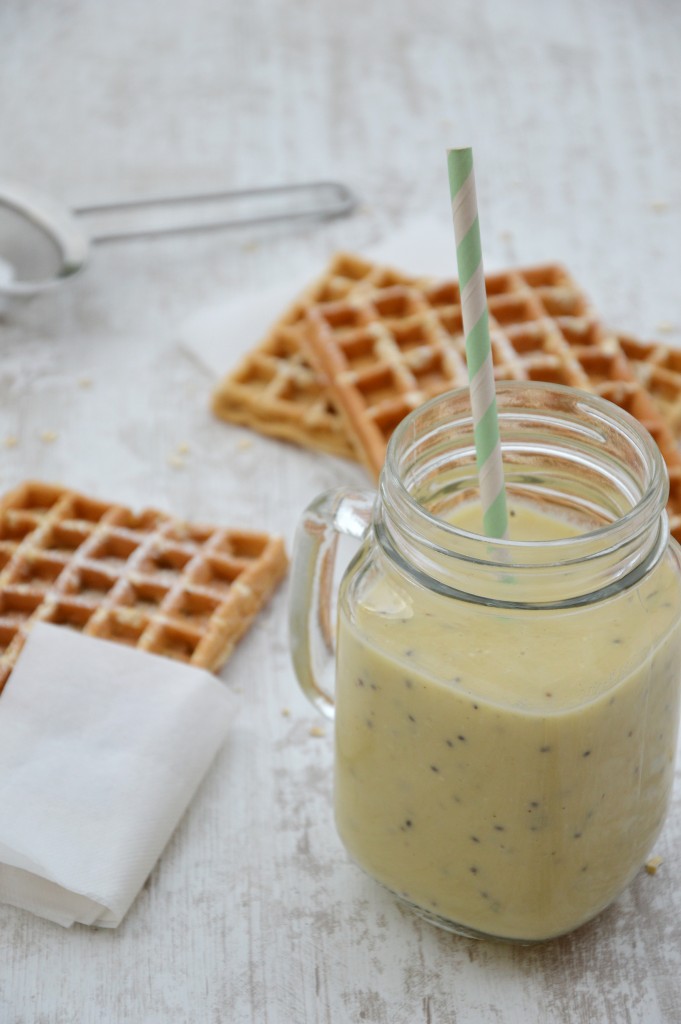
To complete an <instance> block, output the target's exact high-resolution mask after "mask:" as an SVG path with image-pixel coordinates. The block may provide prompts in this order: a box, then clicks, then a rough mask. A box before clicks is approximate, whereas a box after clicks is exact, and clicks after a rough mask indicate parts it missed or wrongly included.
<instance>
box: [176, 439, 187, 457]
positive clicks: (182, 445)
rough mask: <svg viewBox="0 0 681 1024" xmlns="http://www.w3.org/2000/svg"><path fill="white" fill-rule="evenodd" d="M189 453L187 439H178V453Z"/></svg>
mask: <svg viewBox="0 0 681 1024" xmlns="http://www.w3.org/2000/svg"><path fill="white" fill-rule="evenodd" d="M188 453H189V441H180V443H179V444H178V446H177V454H178V455H187V454H188Z"/></svg>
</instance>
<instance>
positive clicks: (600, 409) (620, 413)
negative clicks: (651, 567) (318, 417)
mask: <svg viewBox="0 0 681 1024" xmlns="http://www.w3.org/2000/svg"><path fill="white" fill-rule="evenodd" d="M521 394H526V395H529V396H530V397H531V396H533V395H536V396H539V395H540V394H543V395H547V394H550V395H552V396H555V400H557V401H558V402H559V403H560V402H561V401H562V402H563V403H564V404H565V406H566V408H573V409H574V410H575V412H577V411H578V412H579V413H581V417H580V418H579V423H580V427H583V425H584V423H586V422H589V423H592V425H593V426H594V427H596V426H597V424H598V423H599V422H606V423H608V424H609V425H610V426H611V427H613V426H614V427H615V428H616V429H617V431H618V432H619V434H620V435H621V436H622V437H624V438H625V439H626V442H627V443H628V444H629V445H631V447H632V449H635V450H637V451H638V452H639V453H640V455H641V457H642V462H644V463H645V465H646V466H647V468H648V479H647V482H646V483H647V485H646V486H645V488H644V489H643V490H642V493H641V495H640V497H639V498H638V499H637V500H636V502H635V503H634V504H632V507H631V508H630V509H628V510H627V511H626V512H625V513H624V514H623V515H621V516H618V517H617V518H615V519H613V520H612V521H611V522H607V523H604V524H602V525H599V526H597V527H596V528H594V529H592V530H586V531H584V532H581V533H577V534H575V535H574V536H570V537H567V538H565V537H563V538H558V539H547V540H544V539H542V540H541V541H535V540H517V539H516V540H514V539H506V538H504V539H500V540H499V539H494V538H489V537H486V536H484V535H481V534H478V533H471V532H469V531H467V530H464V529H462V528H461V527H458V526H456V525H454V524H452V523H449V522H447V521H446V520H445V519H442V518H440V517H439V516H437V515H435V514H433V513H432V512H430V511H429V510H428V509H427V508H426V507H425V506H424V505H423V504H422V503H421V502H420V501H418V499H417V498H415V497H414V495H413V494H412V493H411V492H410V490H409V488H408V487H407V485H406V484H405V482H404V480H403V479H402V476H401V474H400V471H399V465H398V463H399V459H400V455H401V453H402V451H403V450H404V449H405V448H406V447H407V438H408V434H409V432H410V431H412V430H413V427H414V424H415V423H416V422H418V421H419V419H421V420H425V419H426V418H428V417H429V416H431V417H432V413H433V411H434V410H438V408H439V407H442V408H445V407H449V408H450V409H451V408H452V407H453V406H454V405H458V406H460V408H461V413H462V415H461V417H460V420H461V421H462V422H463V421H465V419H466V418H467V419H468V421H469V422H472V421H471V411H470V393H469V389H468V388H467V387H464V388H459V389H457V390H454V391H448V392H444V393H443V394H440V395H436V396H435V397H434V398H431V399H430V400H429V401H427V402H424V403H423V404H421V405H419V406H418V407H417V408H415V409H414V410H413V411H412V412H411V413H409V415H408V416H406V417H405V418H404V419H403V420H402V421H401V422H400V423H399V424H398V426H397V427H396V429H395V431H394V432H393V434H392V436H391V438H390V440H389V442H388V448H387V453H386V459H385V464H384V468H383V472H382V473H381V480H380V490H381V494H382V499H383V502H382V503H383V505H384V507H385V504H386V498H388V499H390V498H392V503H393V504H397V505H398V506H399V507H400V508H402V509H403V510H404V511H405V512H406V513H407V514H409V515H412V516H415V517H416V520H417V521H421V522H423V523H427V524H428V526H429V527H430V528H431V529H435V530H437V531H438V533H439V534H441V536H442V537H443V538H444V537H447V536H450V537H451V538H452V539H454V538H458V539H459V540H464V541H465V543H466V546H467V550H469V551H470V552H471V553H473V552H474V555H473V558H472V560H473V561H475V562H477V563H478V564H482V563H487V564H491V563H492V562H495V563H496V564H499V565H508V564H509V556H510V563H511V564H519V565H522V554H523V552H527V551H529V550H536V549H537V547H541V549H542V550H543V551H545V552H546V555H547V561H546V562H544V563H543V564H544V565H545V566H547V565H550V564H555V565H557V566H558V565H565V564H566V562H570V561H571V560H572V559H571V558H569V557H567V558H566V557H565V556H563V557H561V555H560V554H559V553H560V552H566V553H567V552H570V551H572V552H577V551H578V550H579V548H580V547H583V546H584V545H585V544H589V543H592V544H593V543H599V544H600V546H601V550H603V549H604V548H607V547H608V546H609V539H611V541H612V543H615V535H616V534H618V533H619V534H620V535H622V533H629V532H630V531H633V532H638V531H640V530H642V529H643V528H644V526H645V525H646V524H650V522H651V521H652V520H653V518H659V516H660V515H661V514H662V513H663V511H664V507H665V504H666V501H667V497H668V493H669V480H668V475H667V469H666V465H665V462H664V459H663V457H662V454H661V452H660V450H659V448H658V446H657V444H656V443H655V441H654V439H653V437H652V436H651V435H650V433H649V432H648V431H647V430H646V429H645V427H644V426H643V425H642V424H641V423H639V421H638V420H636V419H635V418H634V417H633V416H632V415H630V414H629V413H628V412H626V411H625V410H623V409H621V408H620V407H619V406H617V405H615V404H614V403H613V402H610V401H608V400H607V399H605V398H603V397H601V396H600V395H596V394H592V393H590V392H587V391H582V390H580V389H578V388H572V387H567V386H566V385H563V384H555V383H551V382H540V381H500V382H497V385H496V395H497V407H498V411H499V420H500V425H501V426H502V437H501V447H502V451H503V447H504V438H503V420H504V415H505V414H506V413H507V412H508V411H509V410H511V409H513V410H518V409H520V408H524V409H525V411H526V412H528V413H529V414H530V415H536V416H539V415H540V414H541V412H542V408H550V407H542V406H541V405H540V404H539V403H537V404H536V405H535V404H531V403H526V404H525V405H524V406H522V405H520V404H517V403H516V404H510V403H512V402H513V401H514V399H515V398H516V397H517V396H520V395H521ZM507 401H508V402H509V404H508V406H507V405H506V402H507ZM585 413H586V414H587V416H586V417H585V416H584V414H585ZM575 421H576V422H577V417H575ZM452 422H454V421H452ZM493 548H494V549H498V550H500V549H504V554H503V556H500V555H497V557H494V556H493V553H492V549H493ZM443 553H444V552H443ZM513 553H515V554H516V556H517V557H518V558H520V559H521V561H520V562H516V561H515V559H514V557H513ZM464 557H465V556H464ZM581 558H582V556H580V555H579V554H575V555H574V560H575V561H580V560H581Z"/></svg>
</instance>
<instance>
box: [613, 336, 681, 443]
mask: <svg viewBox="0 0 681 1024" xmlns="http://www.w3.org/2000/svg"><path fill="white" fill-rule="evenodd" d="M618 337H619V342H620V345H621V347H622V351H623V352H624V354H625V355H626V357H627V359H628V360H629V362H630V364H631V366H632V367H633V370H634V373H635V374H636V377H637V378H638V380H639V381H640V383H641V384H643V386H644V388H645V389H646V391H647V392H648V393H649V394H650V396H651V397H652V399H653V401H654V402H655V404H656V405H657V407H658V408H659V409H660V410H661V412H662V415H663V416H664V418H665V420H666V421H667V423H668V424H669V426H670V427H671V429H672V431H673V433H674V436H675V438H676V441H677V444H678V443H680V442H681V349H674V348H669V347H668V346H667V345H662V344H660V342H656V341H653V342H646V341H639V340H638V339H637V338H632V337H630V336H629V335H622V334H620V335H618Z"/></svg>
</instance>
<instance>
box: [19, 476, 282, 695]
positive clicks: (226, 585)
mask: <svg viewBox="0 0 681 1024" xmlns="http://www.w3.org/2000/svg"><path fill="white" fill-rule="evenodd" d="M286 564H287V563H286V555H285V552H284V546H283V542H282V541H281V540H280V539H278V538H274V537H270V536H269V535H268V534H265V533H256V532H249V531H246V530H233V529H218V528H215V527H212V526H195V525H190V524H187V523H183V522H181V521H179V520H177V519H174V518H172V517H170V516H168V515H165V514H164V513H162V512H158V511H156V510H154V509H147V510H145V511H143V512H140V513H139V514H136V513H134V512H132V511H131V510H130V509H127V508H124V507H123V506H121V505H113V504H110V503H106V502H103V501H98V500H95V499H93V498H89V497H85V496H83V495H81V494H76V493H75V492H73V491H69V490H66V489H65V488H63V487H59V486H53V485H50V484H44V483H36V482H28V483H24V484H22V485H21V486H19V487H18V488H16V490H13V491H11V492H9V493H8V494H6V495H4V496H3V497H2V498H1V499H0V691H1V690H2V687H3V686H4V684H5V683H6V681H7V679H8V677H9V675H10V673H11V671H12V668H13V666H14V664H15V663H16V660H17V657H18V655H19V652H20V651H21V648H22V647H23V645H24V643H25V641H26V637H27V635H28V633H29V631H30V629H31V627H32V626H33V625H34V623H36V622H39V621H43V622H52V623H55V624H62V625H65V626H69V627H71V628H72V629H76V630H79V631H81V632H83V633H87V634H89V635H90V636H98V637H101V638H103V639H105V640H114V641H119V642H121V643H126V644H129V645H131V646H133V647H138V648H140V650H144V651H150V652H151V653H154V654H160V655H165V656H167V657H170V658H175V659H178V660H180V661H185V662H188V663H190V664H192V665H195V666H198V667H200V668H205V669H209V670H211V671H216V670H217V669H219V668H220V667H221V666H222V665H223V664H224V663H225V661H226V660H227V658H228V657H229V655H230V654H231V652H232V649H233V647H234V645H235V644H236V642H237V641H238V639H239V638H240V637H241V636H242V635H243V633H245V631H246V630H247V629H248V627H249V626H250V624H251V622H252V620H253V619H254V617H255V615H256V614H257V613H258V611H259V610H260V608H261V607H262V606H263V604H264V603H265V602H266V601H267V600H268V598H269V597H270V595H271V593H272V591H273V590H274V588H275V586H276V584H277V583H278V582H279V580H280V579H281V578H282V576H283V575H284V573H285V571H286Z"/></svg>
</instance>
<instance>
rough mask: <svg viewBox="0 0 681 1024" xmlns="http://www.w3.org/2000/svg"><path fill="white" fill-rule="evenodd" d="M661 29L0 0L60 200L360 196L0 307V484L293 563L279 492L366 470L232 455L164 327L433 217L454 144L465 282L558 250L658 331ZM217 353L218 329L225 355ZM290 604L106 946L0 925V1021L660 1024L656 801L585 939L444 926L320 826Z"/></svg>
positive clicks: (36, 143) (125, 257)
mask: <svg viewBox="0 0 681 1024" xmlns="http://www.w3.org/2000/svg"><path fill="white" fill-rule="evenodd" d="M680 42H681V9H680V8H679V6H678V5H676V4H673V3H671V2H664V0H649V2H648V3H646V4H642V3H635V2H634V0H624V2H622V0H601V2H599V3H598V4H596V3H592V2H590V0H564V2H563V3H562V4H548V3H543V2H542V0H525V2H518V3H513V4H510V3H504V2H503V0H485V2H473V0H451V2H449V3H445V2H439V0H421V2H420V3H419V4H418V6H417V5H416V4H413V3H410V2H409V0H393V2H392V3H388V2H387V0H385V2H381V0H346V2H345V3H343V4H339V3H336V2H334V0H317V2H316V3H313V2H312V0H295V2H293V0H289V2H284V0H250V2H249V3H248V4H241V3H238V2H237V0H193V2H192V3H191V4H183V3H180V2H179V0H148V2H147V3H145V4H138V3H136V2H135V0H118V2H117V3H116V4H109V5H104V4H100V3H97V2H96V0H68V2H66V0H63V2H59V3H53V4H46V3H42V4H39V3H30V2H27V3H26V2H20V0H5V3H3V4H2V5H0V132H1V134H0V170H1V171H2V174H3V175H5V176H7V177H15V178H18V179H20V180H25V181H27V182H33V183H34V184H35V185H36V186H40V187H42V188H43V189H44V190H46V191H49V192H51V193H53V194H54V195H55V196H57V197H59V198H61V199H63V200H64V201H66V202H67V203H69V204H71V205H78V204H79V203H86V202H92V201H96V200H99V199H107V198H110V197H117V196H132V195H139V194H143V193H148V194H153V193H159V192H169V191H190V190H196V189H200V188H215V187H219V186H222V185H226V186H229V185H233V186H237V185H250V184H265V183H270V182H276V181H279V180H292V181H293V180H302V179H306V178H313V177H337V178H339V179H341V180H344V181H347V182H348V184H350V185H351V186H352V187H354V188H355V189H356V190H357V191H358V192H359V193H360V195H361V196H362V199H363V207H362V210H361V212H360V213H359V214H358V215H357V216H355V217H354V218H353V219H352V220H349V221H341V222H336V223H330V224H327V225H324V226H317V227H314V228H306V229H301V230H296V231H284V230H273V229H260V230H252V231H247V232H246V231H241V232H238V233H234V234H232V235H224V234H221V235H206V236H202V237H195V238H189V239H176V240H166V241H163V242H155V243H139V244H130V245H119V246H110V247H107V248H105V247H101V248H97V249H96V250H95V251H94V252H93V255H92V260H91V263H90V266H89V267H88V270H87V272H86V273H85V274H84V275H83V276H82V277H81V278H80V279H78V280H75V281H73V282H71V283H70V284H69V285H68V286H66V287H64V288H63V289H61V290H59V291H56V292H54V293H52V294H50V295H45V296H43V297H41V298H38V299H35V300H33V301H31V302H29V303H26V304H23V305H15V306H14V307H13V308H11V309H10V310H9V311H8V312H7V313H6V314H5V315H4V317H3V318H2V319H0V484H1V485H2V487H3V489H4V488H5V487H6V486H8V485H11V484H13V483H15V482H16V481H18V480H20V479H21V478H23V477H24V476H26V475H29V474H36V475H40V476H43V477H45V478H48V479H58V480H63V481H66V482H68V483H70V484H73V485H74V486H76V487H81V488H85V489H88V490H91V491H93V492H95V493H98V494H101V495H102V496H104V497H110V498H120V499H121V500H125V501H128V502H131V503H134V504H143V503H145V502H154V503H157V504H160V505H161V506H163V507H166V508H169V509H174V510H176V511H177V512H179V513H181V514H184V515H188V516H192V517H195V518H204V519H209V520H213V519H215V520H217V519H224V520H230V521H234V522H244V523H249V522H251V521H253V520H255V519H257V520H259V521H260V522H261V523H262V525H263V526H264V527H267V528H268V529H272V530H277V531H280V532H283V533H284V534H285V535H286V537H287V540H288V541H289V544H290V540H291V538H292V534H293V529H294V525H295V521H296V519H297V516H298V514H299V512H300V510H301V509H302V507H303V506H304V504H305V503H306V502H307V501H308V500H309V499H310V498H312V497H313V495H314V494H316V493H317V492H318V491H320V490H323V489H324V488H326V487H330V486H334V485H336V484H342V483H354V484H362V483H363V481H364V477H363V475H362V472H361V471H360V470H359V469H357V468H356V467H351V466H348V465H347V464H344V463H342V462H338V461H334V460H332V459H329V458H325V457H322V456H318V455H313V454H309V453H305V452H301V451H298V450H295V449H293V448H289V447H286V446H284V445H279V444H277V443H276V442H274V441H268V440H265V439H262V438H253V439H252V440H253V443H252V445H251V446H250V447H240V444H239V442H240V441H241V440H242V439H243V438H245V437H249V438H250V435H248V434H246V432H244V431H241V430H239V429H237V428H230V427H227V426H225V425H223V424H220V423H217V422H214V421H213V420H212V419H211V417H210V415H209V413H208V411H207V397H208V393H209V391H210V387H211V383H212V381H211V379H210V377H209V376H208V375H207V374H206V373H205V371H202V370H201V369H200V368H199V367H198V366H197V365H195V363H194V362H192V361H191V359H189V358H188V357H187V356H186V355H185V354H183V353H182V351H181V350H180V348H179V346H178V345H177V344H176V340H175V331H176V327H177V325H178V324H179V323H181V322H182V321H183V320H184V319H185V317H187V316H188V315H189V314H190V313H192V312H193V311H194V310H196V309H198V308H199V307H201V306H202V305H203V304H208V303H214V302H216V301H220V300H221V299H223V298H225V297H228V296H230V295H234V296H236V295H238V294H240V293H242V292H244V291H246V290H251V289H254V288H256V289H257V288H258V287H262V286H264V285H266V284H272V283H276V282H277V281H278V280H280V281H281V280H286V279H288V278H290V276H291V274H292V273H295V272H296V271H297V270H298V269H301V268H304V267H307V266H308V265H309V263H310V261H311V260H313V261H318V262H319V264H320V266H321V263H322V261H323V260H324V259H325V258H326V257H327V255H328V254H330V252H331V251H332V250H333V249H334V248H337V247H344V248H354V247H357V246H360V245H364V244H368V243H369V242H372V241H375V240H377V239H378V238H379V237H380V236H381V235H382V234H383V233H384V232H386V231H388V230H390V229H393V228H395V227H397V226H399V225H400V224H401V223H403V222H404V221H406V220H408V219H409V217H410V216H412V215H415V214H422V213H427V214H433V215H435V216H437V217H442V218H443V219H445V220H446V221H447V223H448V222H449V216H450V215H449V203H448V189H447V180H446V172H445V157H444V154H445V150H446V148H447V146H450V145H453V144H457V143H462V142H471V143H472V144H473V145H474V146H475V153H476V178H477V184H478V193H479V202H480V211H481V223H482V232H483V245H484V248H485V253H486V258H487V259H488V260H489V261H490V262H496V263H503V262H510V261H522V262H528V261H531V260H544V259H561V260H563V261H565V262H566V263H567V265H568V266H569V267H570V268H571V270H572V271H573V273H574V274H575V275H576V277H577V278H578V279H579V280H580V281H582V282H583V283H584V285H585V286H586V288H587V290H588V291H589V292H590V294H591V295H592V297H593V299H594V300H595V302H596V303H597V305H598V306H599V307H600V309H601V310H602V312H603V314H604V315H606V316H607V317H608V319H610V321H611V322H612V323H613V324H615V325H616V326H620V327H623V328H626V329H628V330H631V331H633V332H636V333H639V334H641V335H642V336H652V335H655V334H656V328H657V325H658V324H660V323H662V322H667V323H669V324H671V325H675V328H674V331H672V333H671V334H668V335H665V337H666V338H667V339H669V340H672V341H677V342H678V341H680V340H681V334H680V333H679V328H680V327H681V288H680V286H679V281H680V280H681V257H680V253H679V238H680V237H681V177H680V176H679V173H678V168H679V166H681V128H680V125H681V109H680V107H681V82H680V80H679V71H678V54H679V45H680ZM237 348H238V339H231V338H230V337H226V338H225V369H227V368H228V367H229V366H230V365H231V356H230V353H231V352H232V351H234V350H236V349H237ZM83 375H87V376H89V377H90V378H91V386H89V387H83V386H81V385H80V384H79V378H81V377H82V376H83ZM45 430H48V431H54V432H55V433H56V434H57V437H56V439H55V440H54V441H52V442H51V443H47V442H45V441H43V440H41V436H40V435H41V433H42V432H43V431H45ZM10 435H13V436H16V437H17V438H18V444H17V445H16V447H14V448H6V447H4V445H3V442H4V439H5V438H6V437H8V436H10ZM183 442H187V443H188V444H189V445H190V452H189V455H188V457H187V464H186V467H185V468H184V469H174V468H172V467H171V466H170V465H169V463H168V459H169V457H170V456H172V455H173V453H174V452H175V451H176V450H177V447H178V445H180V444H181V443H183ZM285 606H286V589H285V588H284V589H282V591H280V592H279V594H278V595H277V597H276V599H275V601H274V602H273V604H272V605H271V606H270V608H269V610H268V611H267V613H266V614H265V615H264V616H263V617H262V618H261V619H260V621H259V622H258V624H257V625H256V626H255V628H254V630H253V631H252V632H251V634H250V635H249V636H248V637H247V639H246V640H245V641H244V642H243V643H242V644H241V645H240V647H239V649H238V651H237V653H236V655H235V657H234V658H233V660H232V661H231V663H230V665H229V666H228V668H227V669H226V671H225V672H224V680H225V685H227V686H229V687H230V688H231V689H233V690H234V691H235V692H237V693H238V695H239V699H240V701H241V703H242V705H243V707H242V712H241V714H240V716H239V719H238V721H237V722H236V724H235V727H234V730H233V733H232V735H231V738H230V740H229V742H228V744H227V745H226V747H225V749H224V750H223V752H222V753H221V755H220V757H219V758H218V760H217V762H216V764H215V766H214V769H213V770H212V771H211V773H210V775H209V777H208V778H207V779H206V781H205V784H204V785H203V787H202V789H201V791H200V792H199V794H198V796H197V798H196V800H195V801H194V803H193V804H192V807H191V809H190V811H189V813H188V815H187V816H186V818H185V819H184V820H183V822H182V823H181V825H180V827H179V828H178V830H177V832H176V834H175V835H174V837H173V839H172V841H171V842H170V844H169V846H168V848H167V850H166V851H165V853H164V855H163V857H162V858H161V860H160V862H159V864H158V866H157V868H156V869H155V871H154V872H153V874H152V876H151V878H150V880H149V883H148V885H147V886H146V888H145V890H144V891H143V893H142V894H141V896H140V898H139V899H138V900H137V902H136V903H135V905H134V907H133V909H132V910H131V912H130V914H129V915H128V917H127V919H126V920H125V921H124V923H123V924H122V926H121V927H120V928H119V929H118V930H117V931H115V932H113V933H109V932H105V931H99V932H98V931H92V930H89V929H86V928H74V929H73V930H71V931H62V930H61V929H60V928H58V927H57V926H53V925H50V924H47V923H45V922H43V921H41V920H39V919H37V918H34V917H31V916H30V915H28V914H25V913H22V912H19V911H16V910H13V909H12V908H8V907H1V908H0V1021H2V1024H5V1022H7V1024H67V1022H68V1024H70V1022H78V1024H104V1022H107V1024H108V1022H112V1021H126V1022H127V1021H130V1022H143V1024H176V1022H187V1021H191V1022H196V1024H204V1022H206V1024H223V1022H225V1024H246V1022H255V1024H298V1022H300V1024H312V1022H319V1024H330V1022H333V1024H345V1022H355V1021H360V1022H361V1021H368V1022H375V1024H418V1022H421V1021H422V1022H427V1024H468V1022H473V1024H477V1022H481V1024H499V1022H509V1024H545V1022H552V1021H556V1022H561V1024H592V1022H598V1024H601V1022H602V1024H628V1022H643V1024H660V1022H662V1024H667V1022H676V1021H678V1020H679V1019H680V1018H681V981H680V980H679V979H680V978H681V952H680V951H681V854H680V852H679V851H680V850H681V782H679V785H677V789H676V796H675V803H674V808H673V810H672V814H671V816H670V819H669V822H668V824H667V826H666V828H665V832H664V834H663V836H662V838H661V840H660V842H659V844H658V851H657V852H658V853H659V854H660V855H661V856H662V857H663V858H664V863H663V865H662V867H661V869H660V871H659V872H658V874H657V875H656V876H654V877H651V876H648V875H646V874H644V873H642V874H641V875H640V876H639V877H638V878H637V879H636V881H635V882H634V884H633V885H632V886H631V887H630V888H629V890H628V891H627V892H626V893H625V894H624V896H623V897H622V898H621V899H620V900H618V901H617V903H616V904H615V905H614V906H613V907H612V908H611V909H610V910H608V911H607V912H606V913H605V914H603V915H602V916H601V917H600V918H599V919H598V920H597V921H596V922H594V923H593V924H591V925H589V926H588V927H586V928H584V929H582V930H581V931H580V932H578V933H576V934H575V935H573V936H570V937H568V938H565V939H562V940H560V941H558V942H554V943H552V944H549V945H547V946H544V947H538V948H534V949H529V950H528V949H514V948H511V947H506V946H503V945H498V944H493V943H484V944H483V943H475V942H469V941H466V940H463V939H458V938H454V937H451V936H448V935H446V934H444V933H440V932H438V931H436V930H434V929H432V928H430V927H429V926H427V925H425V924H422V923H421V922H420V921H418V920H416V919H415V918H413V917H411V916H410V915H408V914H407V913H406V912H404V911H403V910H401V909H400V908H399V907H398V906H397V905H396V904H395V903H394V902H393V900H392V899H391V898H390V897H389V896H387V895H386V894H384V893H383V892H382V891H381V890H380V889H378V888H377V887H376V886H375V885H374V884H373V883H371V882H370V881H369V880H368V879H366V878H365V877H364V876H363V875H362V874H361V873H360V872H359V871H358V870H357V869H355V868H354V867H353V866H352V865H351V864H350V863H349V862H348V860H347V858H346V856H345V854H344V852H343V850H342V848H341V847H340V844H339V842H338V840H337V839H336V837H335V833H334V829H333V823H332V817H331V808H330V790H331V736H330V734H329V735H326V736H325V737H313V736H311V735H310V728H311V727H312V726H313V725H315V724H317V719H316V717H315V714H314V712H313V711H312V710H311V709H310V708H309V707H308V706H307V705H306V703H305V702H304V700H303V698H302V697H301V696H299V695H298V693H297V691H296V686H295V683H294V681H293V676H292V673H291V669H290V665H289V661H288V654H287V646H286V635H285ZM284 708H288V709H290V716H289V717H285V716H284V715H283V714H282V711H283V709H284ZM677 781H678V780H677Z"/></svg>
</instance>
